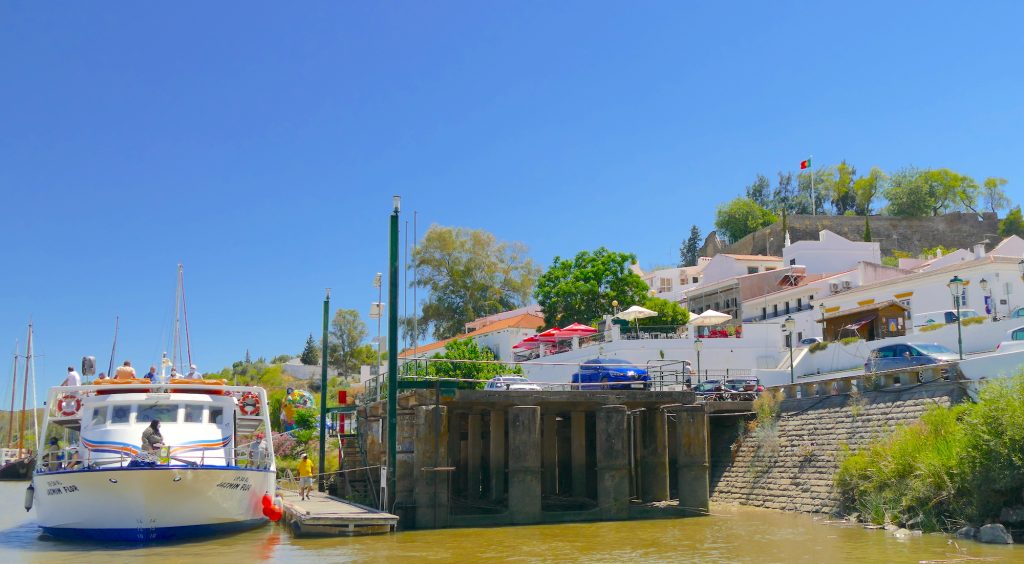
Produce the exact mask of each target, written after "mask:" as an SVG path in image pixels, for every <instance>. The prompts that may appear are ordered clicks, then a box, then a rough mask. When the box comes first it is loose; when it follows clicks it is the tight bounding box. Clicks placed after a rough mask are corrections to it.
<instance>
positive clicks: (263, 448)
mask: <svg viewBox="0 0 1024 564" xmlns="http://www.w3.org/2000/svg"><path fill="white" fill-rule="evenodd" d="M266 456H267V441H265V440H264V439H263V433H256V436H254V437H253V440H252V442H251V443H249V464H248V466H249V467H250V468H259V467H260V465H261V464H262V463H263V459H264V458H265V457H266Z"/></svg>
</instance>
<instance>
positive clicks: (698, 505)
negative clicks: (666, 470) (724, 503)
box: [675, 405, 711, 515]
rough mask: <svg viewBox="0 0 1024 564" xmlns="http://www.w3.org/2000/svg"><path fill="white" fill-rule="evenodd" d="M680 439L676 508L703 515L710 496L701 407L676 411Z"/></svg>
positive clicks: (705, 419) (705, 420)
mask: <svg viewBox="0 0 1024 564" xmlns="http://www.w3.org/2000/svg"><path fill="white" fill-rule="evenodd" d="M675 415H676V426H677V436H678V437H679V461H678V463H677V469H678V470H677V471H678V473H679V478H678V480H679V507H681V508H683V509H685V510H687V511H691V512H693V513H694V514H696V515H705V514H707V512H708V510H709V499H710V497H711V495H710V490H709V484H708V415H707V413H706V412H705V411H704V407H703V406H700V405H688V406H683V407H680V408H678V409H677V410H676V411H675Z"/></svg>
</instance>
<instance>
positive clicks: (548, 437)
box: [541, 413, 558, 495]
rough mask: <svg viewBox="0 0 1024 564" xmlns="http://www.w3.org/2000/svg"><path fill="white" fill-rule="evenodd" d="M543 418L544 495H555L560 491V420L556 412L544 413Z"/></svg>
mask: <svg viewBox="0 0 1024 564" xmlns="http://www.w3.org/2000/svg"><path fill="white" fill-rule="evenodd" d="M542 420H543V422H544V431H543V433H542V434H541V440H542V441H543V447H542V448H543V456H544V458H543V462H542V468H543V469H544V474H543V477H544V495H554V494H556V493H558V429H557V423H558V422H557V420H556V417H555V414H554V413H545V414H543V416H542Z"/></svg>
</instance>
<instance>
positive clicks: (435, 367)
mask: <svg viewBox="0 0 1024 564" xmlns="http://www.w3.org/2000/svg"><path fill="white" fill-rule="evenodd" d="M444 349H445V350H444V354H435V355H434V357H433V358H435V359H438V360H441V359H443V360H470V361H479V362H438V361H432V362H430V363H428V374H429V375H430V376H432V377H434V378H458V379H460V380H480V381H481V383H480V384H475V383H471V382H463V383H461V384H460V385H459V387H462V388H482V387H483V383H482V382H485V381H487V380H490V379H491V378H493V377H495V376H499V375H501V374H521V373H522V370H521V369H520V368H519V367H518V366H514V367H513V366H508V365H506V364H502V363H496V362H494V361H495V357H494V353H493V352H492V351H491V350H490V349H488V348H486V347H481V346H479V345H477V343H476V341H474V340H473V339H454V340H452V341H449V342H448V343H446V344H445V346H444Z"/></svg>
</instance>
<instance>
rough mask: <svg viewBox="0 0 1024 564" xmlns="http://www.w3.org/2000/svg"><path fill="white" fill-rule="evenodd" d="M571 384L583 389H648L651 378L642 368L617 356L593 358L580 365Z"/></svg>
mask: <svg viewBox="0 0 1024 564" xmlns="http://www.w3.org/2000/svg"><path fill="white" fill-rule="evenodd" d="M571 382H572V383H573V384H591V385H589V386H588V385H583V386H580V388H584V389H601V390H648V389H650V387H651V378H650V376H648V375H647V371H646V370H644V369H643V368H639V367H637V366H634V365H633V364H632V363H630V362H628V361H625V360H621V359H618V358H594V359H591V360H588V361H586V362H584V363H583V364H581V365H580V370H579V372H576V373H574V374H573V375H572V380H571Z"/></svg>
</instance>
